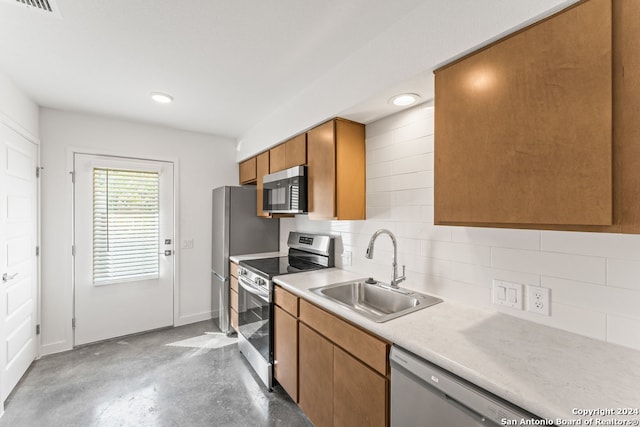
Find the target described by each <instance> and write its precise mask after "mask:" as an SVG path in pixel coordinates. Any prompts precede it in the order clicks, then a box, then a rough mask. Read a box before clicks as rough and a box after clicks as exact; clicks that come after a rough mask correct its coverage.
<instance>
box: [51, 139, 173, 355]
mask: <svg viewBox="0 0 640 427" xmlns="http://www.w3.org/2000/svg"><path fill="white" fill-rule="evenodd" d="M76 154H88V155H92V156H105V157H117V158H122V159H132V160H147V161H155V162H166V163H172V164H173V232H174V235H173V239H174V242H175V245H174V254H173V325H174V326H177V322H178V319H179V318H180V298H179V297H180V292H179V290H180V250H179V249H180V246H179V242H180V227H179V224H180V221H179V218H180V203H179V200H180V182H179V177H180V161H179V158H177V157H173V156H162V155H149V156H142V155H140V154H139V153H127V152H123V151H115V150H109V149H103V148H95V147H80V146H67V147H66V161H67V171H68V172H72V171H73V165H74V156H75V155H76ZM66 194H67V195H66V203H65V206H66V207H67V209H68V211H67V212H68V216H67V218H68V220H69V221H70V224H71V235H70V236H69V245H68V247H69V252H68V254H69V263H68V267H67V268H69V269H70V277H71V281H70V283H71V287H70V289H69V291H70V292H71V298H70V299H69V300H68V301H67V304H68V309H67V316H68V317H67V319H69V322H68V326H67V328H66V332H65V336H66V341H67V343H68V347H67V348H66V349H67V350H69V349H72V348H74V347H75V334H74V333H73V327H72V325H71V319H72V318H73V317H74V316H75V313H74V310H75V281H76V279H75V270H74V258H73V256H72V255H71V246H72V245H73V244H74V242H75V224H74V213H75V203H74V187H73V182H72V181H71V178H69V179H68V180H67V191H66ZM56 344H57V343H54V344H53V345H56ZM56 347H57V345H56Z"/></svg>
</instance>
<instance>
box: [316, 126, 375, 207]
mask: <svg viewBox="0 0 640 427" xmlns="http://www.w3.org/2000/svg"><path fill="white" fill-rule="evenodd" d="M307 166H308V171H307V172H308V181H307V185H308V195H307V196H308V204H309V218H310V219H339V220H340V219H345V220H346V219H350V220H356V219H365V218H366V188H365V180H366V172H365V168H366V158H365V129H364V125H362V124H360V123H355V122H351V121H348V120H344V119H339V118H337V119H333V120H331V121H328V122H326V123H324V124H321V125H319V126H317V127H315V128H313V129H311V130H309V131H308V132H307Z"/></svg>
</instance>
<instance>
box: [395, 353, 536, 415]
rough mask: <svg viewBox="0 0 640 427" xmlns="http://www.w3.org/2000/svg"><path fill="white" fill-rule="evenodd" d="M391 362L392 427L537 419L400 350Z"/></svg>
mask: <svg viewBox="0 0 640 427" xmlns="http://www.w3.org/2000/svg"><path fill="white" fill-rule="evenodd" d="M390 360H391V427H410V426H423V427H460V426H465V427H467V426H469V427H472V426H503V425H505V421H503V420H506V419H508V420H517V421H518V422H517V423H515V424H511V425H519V422H520V420H522V419H527V420H530V419H538V417H536V416H534V415H532V414H530V413H528V412H526V411H524V410H522V409H520V408H518V407H516V406H513V405H511V404H509V403H508V402H505V401H504V400H502V399H500V398H498V397H497V396H494V395H492V394H491V393H489V392H487V391H486V390H483V389H481V388H479V387H477V386H475V385H473V384H471V383H469V382H468V381H465V380H463V379H462V378H459V377H457V376H455V375H454V374H452V373H450V372H447V371H445V370H444V369H442V368H440V367H438V366H436V365H434V364H433V363H430V362H428V361H426V360H424V359H422V358H420V357H418V356H416V355H414V354H412V353H409V352H408V351H406V350H404V349H401V348H400V347H397V346H393V347H392V348H391V354H390Z"/></svg>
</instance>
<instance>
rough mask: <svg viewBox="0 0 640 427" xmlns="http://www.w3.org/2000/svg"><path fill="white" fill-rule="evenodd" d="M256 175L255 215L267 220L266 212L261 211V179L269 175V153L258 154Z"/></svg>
mask: <svg viewBox="0 0 640 427" xmlns="http://www.w3.org/2000/svg"><path fill="white" fill-rule="evenodd" d="M256 171H257V172H256V173H257V176H258V179H257V182H256V215H258V216H260V217H265V218H269V217H270V216H271V215H270V214H269V213H268V212H265V211H264V210H262V200H263V194H262V189H263V185H262V177H263V176H265V175H267V174H268V173H269V152H268V151H265V152H264V153H262V154H258V156H257V157H256Z"/></svg>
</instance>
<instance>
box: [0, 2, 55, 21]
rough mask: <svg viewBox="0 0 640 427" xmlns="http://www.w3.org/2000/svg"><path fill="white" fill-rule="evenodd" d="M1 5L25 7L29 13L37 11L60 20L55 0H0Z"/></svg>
mask: <svg viewBox="0 0 640 427" xmlns="http://www.w3.org/2000/svg"><path fill="white" fill-rule="evenodd" d="M1 1H2V2H3V3H10V4H14V5H16V6H21V7H25V8H26V9H28V10H29V11H38V12H41V13H43V14H46V15H49V16H55V17H56V18H61V17H62V15H60V9H58V4H57V3H56V0H1Z"/></svg>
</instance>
